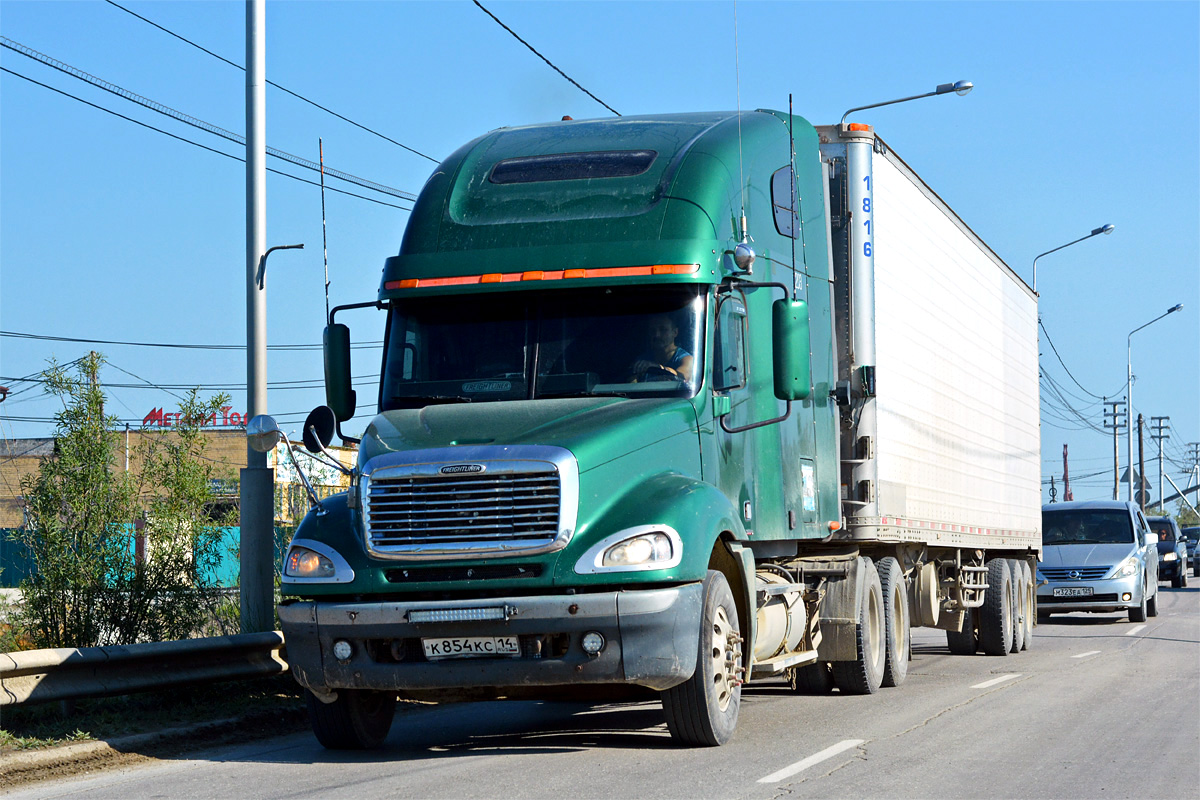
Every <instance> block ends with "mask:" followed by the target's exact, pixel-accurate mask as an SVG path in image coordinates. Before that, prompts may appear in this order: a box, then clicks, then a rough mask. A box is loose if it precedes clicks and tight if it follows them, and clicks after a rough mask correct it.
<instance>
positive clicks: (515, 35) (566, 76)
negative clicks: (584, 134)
mask: <svg viewBox="0 0 1200 800" xmlns="http://www.w3.org/2000/svg"><path fill="white" fill-rule="evenodd" d="M471 2H473V3H474V4H475V5H477V6H479V10H480V11H482V12H483V13H485V14H487V15H488V16H489V17H491V18H492V19H494V20H495V21H496V24H497V25H499V26H500V27H501V28H504V30H506V31H508V32H509V33H511V34H512V36H513V38H514V39H516V40H517V41H518V42H520V43H521V44H523V45H525V46H526V47H528V48H529V50H530V52H532V53H533V54H534V55H535V56H537V57H538V58H540V59H541V60H542V61H545V62H546V63H547V64H549V65H550V68H551V69H553V70H554V71H555V72H557V73H558V74H559V75H562V76H563V77H564V78H566V79H567V80H568V81H570V82H571V85H573V86H574V87H575V88H576V89H578V90H579V91H581V92H583V93H584V94H586V95H587V96H588V97H590V98H592V99H593V100H595V101H596V102H597V103H599V104H600V105H602V106H604V107H605V108H607V109H608V110H609V111H611V112H612V113H614V114H616V115H617V116H618V117H619V116H621V112H620V111H617V110H616V109H615V108H613V107H612V106H610V105H609V104H608V103H606V102H604V101H603V100H601V99H600V98H599V97H596V95H594V94H592V93H591V92H589V91H588V90H587V89H585V88H583V87H582V86H580V85H579V82H578V81H576V80H575V79H574V78H572V77H571V76H570V75H568V74H567V73H565V72H563V71H562V70H561V69H559V68H558V67H556V66H554V64H553V63H551V61H550V59H548V58H546V57H545V56H544V55H542V54H541V53H539V52H538V51H537V49H535V48H534V46H533V45H531V44H530V43H529V42H527V41H525V40H524V39H522V38H521V37H520V36H518V35H517V32H516V31H514V30H513V29H512V28H510V27H508V26H507V25H505V24H504V23H503V22H501V21H500V18H499V17H497V16H496V15H495V14H493V13H492V12H490V11H488V10H487V9H486V8H484V7H483V4H482V3H480V2H479V0H471Z"/></svg>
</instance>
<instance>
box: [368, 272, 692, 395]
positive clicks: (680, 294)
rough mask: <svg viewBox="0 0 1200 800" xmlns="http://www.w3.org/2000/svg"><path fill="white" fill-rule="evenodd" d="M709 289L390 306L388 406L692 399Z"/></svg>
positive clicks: (486, 297)
mask: <svg viewBox="0 0 1200 800" xmlns="http://www.w3.org/2000/svg"><path fill="white" fill-rule="evenodd" d="M706 290H707V287H705V286H695V285H687V286H678V285H677V286H641V287H624V286H615V287H599V288H589V289H574V290H566V291H554V292H506V293H503V294H499V293H497V294H480V295H454V296H448V297H421V298H414V299H405V300H397V301H394V302H393V305H392V309H391V315H390V323H389V330H388V337H387V356H386V358H385V361H384V374H383V386H382V397H381V403H380V407H381V409H382V410H384V411H388V410H391V409H397V408H419V407H421V406H425V405H429V404H431V403H464V402H491V401H498V400H521V399H534V398H541V397H588V396H620V397H691V396H692V395H694V394H695V393H696V390H697V389H698V388H699V384H700V382H701V378H700V376H701V375H703V371H702V364H701V357H702V354H703V349H704V345H703V342H704V319H705V309H706V299H707V295H706V293H705V292H706Z"/></svg>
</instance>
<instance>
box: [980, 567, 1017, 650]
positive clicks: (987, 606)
mask: <svg viewBox="0 0 1200 800" xmlns="http://www.w3.org/2000/svg"><path fill="white" fill-rule="evenodd" d="M987 568H988V589H987V593H986V594H985V595H984V599H983V606H982V607H981V608H980V616H979V646H980V647H981V648H982V649H983V652H985V653H987V654H988V655H989V656H1006V655H1008V652H1009V651H1010V650H1012V608H1013V601H1012V594H1013V591H1012V573H1011V572H1010V571H1009V569H1008V561H1007V560H1006V559H1003V558H993V559H992V560H990V561H988V562H987Z"/></svg>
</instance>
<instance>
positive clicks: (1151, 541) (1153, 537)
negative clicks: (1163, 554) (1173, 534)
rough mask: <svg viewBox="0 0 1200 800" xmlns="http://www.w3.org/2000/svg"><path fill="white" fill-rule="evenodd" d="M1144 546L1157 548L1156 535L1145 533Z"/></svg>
mask: <svg viewBox="0 0 1200 800" xmlns="http://www.w3.org/2000/svg"><path fill="white" fill-rule="evenodd" d="M1146 544H1148V545H1155V546H1157V545H1158V534H1157V533H1147V534H1146Z"/></svg>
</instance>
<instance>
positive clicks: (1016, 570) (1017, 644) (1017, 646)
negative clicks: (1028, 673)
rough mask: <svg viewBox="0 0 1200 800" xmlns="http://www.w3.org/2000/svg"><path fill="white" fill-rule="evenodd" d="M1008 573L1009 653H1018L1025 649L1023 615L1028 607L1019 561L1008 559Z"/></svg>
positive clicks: (1026, 612) (1025, 614)
mask: <svg viewBox="0 0 1200 800" xmlns="http://www.w3.org/2000/svg"><path fill="white" fill-rule="evenodd" d="M1008 574H1009V575H1010V576H1011V578H1012V601H1013V604H1012V612H1011V614H1012V631H1013V632H1012V646H1011V647H1010V648H1009V650H1008V652H1010V653H1019V652H1021V651H1022V650H1024V649H1025V617H1026V616H1027V615H1028V613H1029V612H1028V609H1027V608H1026V607H1025V575H1024V573H1023V572H1021V562H1020V561H1017V560H1016V559H1015V558H1012V559H1009V561H1008Z"/></svg>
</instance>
